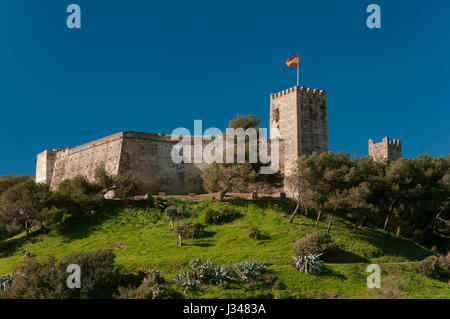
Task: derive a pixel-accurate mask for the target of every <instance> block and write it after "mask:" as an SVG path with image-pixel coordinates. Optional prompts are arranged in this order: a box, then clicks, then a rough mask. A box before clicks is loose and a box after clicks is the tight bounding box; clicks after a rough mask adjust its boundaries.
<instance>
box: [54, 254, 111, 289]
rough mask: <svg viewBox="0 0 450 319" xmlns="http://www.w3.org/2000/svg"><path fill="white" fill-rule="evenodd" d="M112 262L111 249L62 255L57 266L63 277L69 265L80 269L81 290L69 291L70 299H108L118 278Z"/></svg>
mask: <svg viewBox="0 0 450 319" xmlns="http://www.w3.org/2000/svg"><path fill="white" fill-rule="evenodd" d="M114 260H115V255H114V253H113V251H112V250H111V249H99V250H94V251H89V252H84V253H80V252H73V253H69V254H67V255H64V256H63V257H62V260H61V262H60V265H59V269H60V272H61V274H63V275H64V277H67V273H66V269H67V266H68V265H70V264H76V265H78V266H80V268H81V269H82V274H81V289H73V290H71V298H108V297H109V298H110V297H111V292H112V291H113V290H114V289H115V285H116V279H117V277H118V272H116V270H115V263H114Z"/></svg>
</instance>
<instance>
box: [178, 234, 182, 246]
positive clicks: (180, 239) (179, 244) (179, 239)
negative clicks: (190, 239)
mask: <svg viewBox="0 0 450 319" xmlns="http://www.w3.org/2000/svg"><path fill="white" fill-rule="evenodd" d="M178 246H183V237H182V236H181V234H178Z"/></svg>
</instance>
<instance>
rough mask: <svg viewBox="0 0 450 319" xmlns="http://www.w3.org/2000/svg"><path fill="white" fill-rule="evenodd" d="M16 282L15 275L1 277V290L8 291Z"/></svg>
mask: <svg viewBox="0 0 450 319" xmlns="http://www.w3.org/2000/svg"><path fill="white" fill-rule="evenodd" d="M13 281H14V276H13V274H12V273H11V274H9V275H5V276H1V277H0V289H3V291H5V290H6V286H11V285H12V284H13Z"/></svg>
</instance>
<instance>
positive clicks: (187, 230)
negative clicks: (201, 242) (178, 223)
mask: <svg viewBox="0 0 450 319" xmlns="http://www.w3.org/2000/svg"><path fill="white" fill-rule="evenodd" d="M203 233H204V226H203V225H202V224H199V223H187V224H185V225H184V231H183V237H184V238H187V239H190V238H199V237H201V236H202V235H203Z"/></svg>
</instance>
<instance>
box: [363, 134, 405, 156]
mask: <svg viewBox="0 0 450 319" xmlns="http://www.w3.org/2000/svg"><path fill="white" fill-rule="evenodd" d="M369 156H371V157H372V158H373V159H374V160H375V161H386V160H389V161H396V160H397V159H399V158H401V157H402V143H401V141H400V140H398V139H395V138H394V139H393V140H390V139H389V137H385V138H383V140H382V141H381V142H379V143H375V142H374V141H373V140H372V139H370V140H369Z"/></svg>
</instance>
